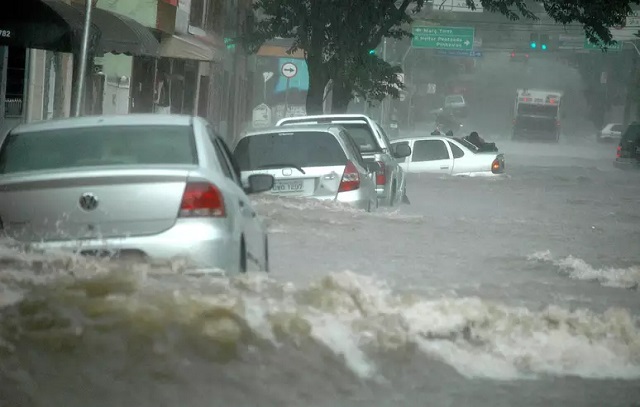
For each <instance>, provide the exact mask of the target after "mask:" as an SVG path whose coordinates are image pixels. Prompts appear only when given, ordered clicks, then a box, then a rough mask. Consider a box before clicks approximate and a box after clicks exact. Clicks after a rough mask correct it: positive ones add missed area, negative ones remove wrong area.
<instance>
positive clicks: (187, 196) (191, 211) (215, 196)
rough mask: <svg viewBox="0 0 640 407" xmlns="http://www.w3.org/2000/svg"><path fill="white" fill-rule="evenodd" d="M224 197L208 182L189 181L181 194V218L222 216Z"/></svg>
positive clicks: (223, 212)
mask: <svg viewBox="0 0 640 407" xmlns="http://www.w3.org/2000/svg"><path fill="white" fill-rule="evenodd" d="M225 215H226V213H225V208H224V198H223V197H222V193H221V192H220V190H219V189H218V188H217V187H216V186H215V185H213V184H209V183H208V182H190V183H188V184H187V186H186V187H185V189H184V193H183V194H182V203H181V204H180V213H179V214H178V216H179V217H181V218H193V217H215V218H219V217H224V216H225Z"/></svg>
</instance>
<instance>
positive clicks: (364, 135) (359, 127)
mask: <svg viewBox="0 0 640 407" xmlns="http://www.w3.org/2000/svg"><path fill="white" fill-rule="evenodd" d="M336 124H339V125H340V126H342V127H344V128H345V129H346V130H347V132H348V133H349V135H350V136H351V138H353V141H355V142H356V144H357V145H358V148H360V152H361V153H363V154H367V153H379V152H380V151H382V150H381V149H380V146H379V145H378V141H377V140H376V137H375V136H374V134H373V132H372V131H371V127H369V125H368V124H367V123H336Z"/></svg>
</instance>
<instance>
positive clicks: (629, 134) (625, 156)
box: [614, 122, 640, 169]
mask: <svg viewBox="0 0 640 407" xmlns="http://www.w3.org/2000/svg"><path fill="white" fill-rule="evenodd" d="M614 165H615V166H616V167H618V168H622V169H627V168H640V122H633V123H631V124H630V125H629V126H628V127H627V128H626V130H625V131H624V133H622V136H621V137H620V143H619V144H618V148H617V150H616V160H615V161H614Z"/></svg>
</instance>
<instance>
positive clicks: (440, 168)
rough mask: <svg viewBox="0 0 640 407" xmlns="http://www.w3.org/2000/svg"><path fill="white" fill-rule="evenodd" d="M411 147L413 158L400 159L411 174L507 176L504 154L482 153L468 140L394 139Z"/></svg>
mask: <svg viewBox="0 0 640 407" xmlns="http://www.w3.org/2000/svg"><path fill="white" fill-rule="evenodd" d="M393 143H394V144H405V145H407V146H409V147H411V155H410V156H408V157H406V158H405V159H402V160H400V165H401V166H402V168H403V169H404V170H405V171H406V172H408V173H435V174H447V175H467V176H483V175H484V176H486V175H488V176H495V175H499V174H502V173H504V171H505V161H504V154H502V153H498V152H495V151H493V152H479V151H478V149H477V148H476V147H475V146H474V145H473V144H471V143H468V142H467V141H465V140H464V139H458V138H456V139H454V138H450V137H440V136H431V137H417V138H406V139H400V140H394V141H393Z"/></svg>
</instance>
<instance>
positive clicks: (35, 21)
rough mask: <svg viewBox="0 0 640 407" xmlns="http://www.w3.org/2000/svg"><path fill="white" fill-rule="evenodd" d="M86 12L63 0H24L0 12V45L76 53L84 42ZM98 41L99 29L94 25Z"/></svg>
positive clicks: (94, 32)
mask: <svg viewBox="0 0 640 407" xmlns="http://www.w3.org/2000/svg"><path fill="white" fill-rule="evenodd" d="M83 24H84V18H83V13H79V12H78V10H76V9H75V8H73V7H71V6H70V5H68V4H65V3H63V2H61V1H59V0H21V1H16V2H12V4H11V7H7V8H5V9H4V11H3V12H2V13H0V45H9V46H16V47H24V48H38V49H46V50H50V51H57V52H73V51H74V50H76V49H78V47H79V46H80V43H81V41H82V28H83ZM91 31H92V33H93V34H94V36H93V37H94V38H93V39H94V41H95V40H97V36H98V35H99V32H100V31H99V30H98V29H97V27H96V25H95V24H93V26H92V30H91Z"/></svg>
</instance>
